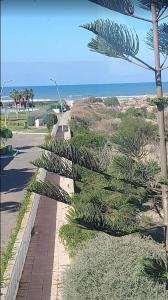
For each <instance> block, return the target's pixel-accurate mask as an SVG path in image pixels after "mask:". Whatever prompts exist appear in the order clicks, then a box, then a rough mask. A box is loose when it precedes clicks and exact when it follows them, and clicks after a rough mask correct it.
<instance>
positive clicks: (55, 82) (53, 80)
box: [50, 78, 62, 112]
mask: <svg viewBox="0 0 168 300" xmlns="http://www.w3.org/2000/svg"><path fill="white" fill-rule="evenodd" d="M50 80H51V81H52V82H54V84H55V86H56V88H57V93H58V97H59V101H60V105H61V112H62V99H61V95H60V92H59V89H58V84H57V81H56V80H55V79H52V78H50Z"/></svg>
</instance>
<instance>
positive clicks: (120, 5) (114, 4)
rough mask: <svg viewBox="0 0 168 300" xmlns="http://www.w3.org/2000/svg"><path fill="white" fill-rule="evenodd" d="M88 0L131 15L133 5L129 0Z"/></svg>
mask: <svg viewBox="0 0 168 300" xmlns="http://www.w3.org/2000/svg"><path fill="white" fill-rule="evenodd" d="M89 1H90V2H93V3H96V4H98V5H101V6H103V7H105V8H109V9H111V10H114V11H116V12H119V13H122V14H124V15H133V13H134V5H133V2H132V1H131V0H112V1H111V0H89Z"/></svg>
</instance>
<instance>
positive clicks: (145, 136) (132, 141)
mask: <svg viewBox="0 0 168 300" xmlns="http://www.w3.org/2000/svg"><path fill="white" fill-rule="evenodd" d="M157 135H158V129H157V126H156V125H153V124H152V123H149V122H146V121H145V120H144V119H142V118H131V119H130V118H126V119H123V120H122V122H121V124H120V126H119V128H118V130H117V132H116V133H115V134H114V135H113V136H112V142H113V143H115V144H116V145H117V146H118V149H119V151H120V152H121V153H124V154H126V155H129V156H130V157H138V158H141V157H143V156H144V155H146V150H145V146H147V145H149V144H150V143H152V142H154V141H156V139H157Z"/></svg>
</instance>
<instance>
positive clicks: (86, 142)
mask: <svg viewBox="0 0 168 300" xmlns="http://www.w3.org/2000/svg"><path fill="white" fill-rule="evenodd" d="M105 142H106V138H105V137H104V136H102V135H100V134H97V133H94V132H86V131H83V132H80V133H78V134H76V135H75V136H74V137H72V138H71V143H72V144H73V145H75V146H76V147H82V146H84V147H88V148H100V147H102V146H103V145H104V144H105Z"/></svg>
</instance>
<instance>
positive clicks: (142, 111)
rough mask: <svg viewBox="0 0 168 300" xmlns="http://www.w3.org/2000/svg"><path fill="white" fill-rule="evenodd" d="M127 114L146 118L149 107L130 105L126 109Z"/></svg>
mask: <svg viewBox="0 0 168 300" xmlns="http://www.w3.org/2000/svg"><path fill="white" fill-rule="evenodd" d="M125 115H126V116H130V117H141V118H146V117H147V109H146V108H145V107H144V108H135V107H129V108H127V110H126V111H125Z"/></svg>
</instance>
